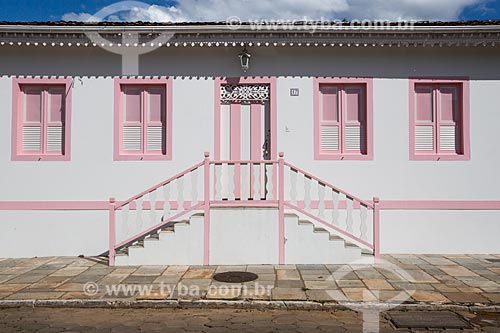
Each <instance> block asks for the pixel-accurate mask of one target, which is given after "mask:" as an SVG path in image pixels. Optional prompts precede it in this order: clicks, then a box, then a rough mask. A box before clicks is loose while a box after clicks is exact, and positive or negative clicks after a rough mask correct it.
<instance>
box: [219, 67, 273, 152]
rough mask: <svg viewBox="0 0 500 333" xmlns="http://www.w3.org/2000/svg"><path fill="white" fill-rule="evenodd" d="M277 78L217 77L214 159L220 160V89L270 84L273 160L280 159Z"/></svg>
mask: <svg viewBox="0 0 500 333" xmlns="http://www.w3.org/2000/svg"><path fill="white" fill-rule="evenodd" d="M276 82H277V79H276V77H274V76H272V77H233V78H227V77H217V78H216V79H215V81H214V94H215V95H214V159H216V160H219V159H220V142H221V137H220V134H221V133H220V119H221V115H220V87H221V85H224V84H269V85H270V87H271V97H270V98H271V101H270V112H271V159H275V160H277V159H278V153H277V147H278V143H277V138H278V134H277V119H278V116H277V104H276V103H277V102H276V94H277V92H276Z"/></svg>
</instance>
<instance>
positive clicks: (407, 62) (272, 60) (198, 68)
mask: <svg viewBox="0 0 500 333" xmlns="http://www.w3.org/2000/svg"><path fill="white" fill-rule="evenodd" d="M249 51H250V52H251V53H252V60H251V64H250V70H249V71H248V72H247V73H243V72H242V70H241V68H240V63H239V58H238V54H239V53H240V52H241V49H240V47H229V48H222V47H221V48H201V47H180V48H166V47H164V48H160V49H157V50H155V51H153V52H151V53H148V54H145V55H142V56H140V65H139V71H140V75H147V76H151V75H153V76H180V77H194V78H210V77H218V76H228V77H235V76H236V77H237V76H306V77H310V76H336V77H341V76H350V77H353V76H354V77H356V76H357V77H363V76H369V77H376V78H387V79H391V78H394V79H397V78H408V77H411V76H457V75H458V76H469V77H470V78H471V79H477V80H492V79H498V77H499V76H500V66H498V59H499V57H498V56H499V54H498V53H499V52H498V51H497V49H496V48H491V47H487V48H486V47H485V48H479V47H470V48H465V47H426V48H415V47H409V48H405V47H403V48H397V47H392V48H388V47H385V48H381V47H352V48H345V47H344V48H341V47H277V48H275V47H253V48H249ZM0 61H1V63H2V64H3V65H4V66H2V69H1V71H0V74H1V75H68V76H119V75H121V74H122V72H121V56H120V55H116V54H113V53H110V52H107V51H105V50H103V49H101V48H94V47H90V48H77V47H64V48H43V47H35V46H7V47H2V52H1V53H0Z"/></svg>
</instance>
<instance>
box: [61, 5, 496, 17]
mask: <svg viewBox="0 0 500 333" xmlns="http://www.w3.org/2000/svg"><path fill="white" fill-rule="evenodd" d="M487 2H488V0H177V1H176V4H175V5H174V6H159V5H144V6H137V7H136V6H133V7H130V8H128V9H129V10H128V11H120V12H115V13H110V14H109V15H108V16H107V18H106V19H107V20H115V21H116V20H118V21H145V22H181V21H203V22H207V21H225V20H226V19H227V18H228V17H231V16H237V17H239V18H240V19H242V20H243V21H248V20H262V19H285V20H287V19H288V20H302V19H309V20H314V19H318V20H319V19H327V20H328V19H343V18H347V19H349V20H352V19H358V20H364V19H370V20H375V19H386V20H398V19H415V20H455V19H457V18H458V17H459V15H460V13H461V12H462V10H463V9H464V8H465V7H467V6H470V5H481V4H484V3H487ZM91 16H92V15H91V14H89V13H78V14H77V13H67V14H65V15H63V17H62V19H63V20H66V21H86V20H87V19H89V17H91Z"/></svg>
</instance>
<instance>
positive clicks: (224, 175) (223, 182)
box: [220, 163, 229, 199]
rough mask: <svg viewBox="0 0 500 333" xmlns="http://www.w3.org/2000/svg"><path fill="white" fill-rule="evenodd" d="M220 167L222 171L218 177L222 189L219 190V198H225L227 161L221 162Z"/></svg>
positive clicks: (227, 195)
mask: <svg viewBox="0 0 500 333" xmlns="http://www.w3.org/2000/svg"><path fill="white" fill-rule="evenodd" d="M221 168H222V170H221V171H222V173H221V178H220V184H221V187H222V191H221V197H222V198H221V199H227V198H228V197H229V181H228V180H229V177H228V173H229V170H228V169H229V164H228V163H223V164H222V165H221Z"/></svg>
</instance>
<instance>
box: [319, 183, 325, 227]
mask: <svg viewBox="0 0 500 333" xmlns="http://www.w3.org/2000/svg"><path fill="white" fill-rule="evenodd" d="M318 199H319V203H318V217H319V218H321V219H324V218H325V185H323V184H321V183H318Z"/></svg>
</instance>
